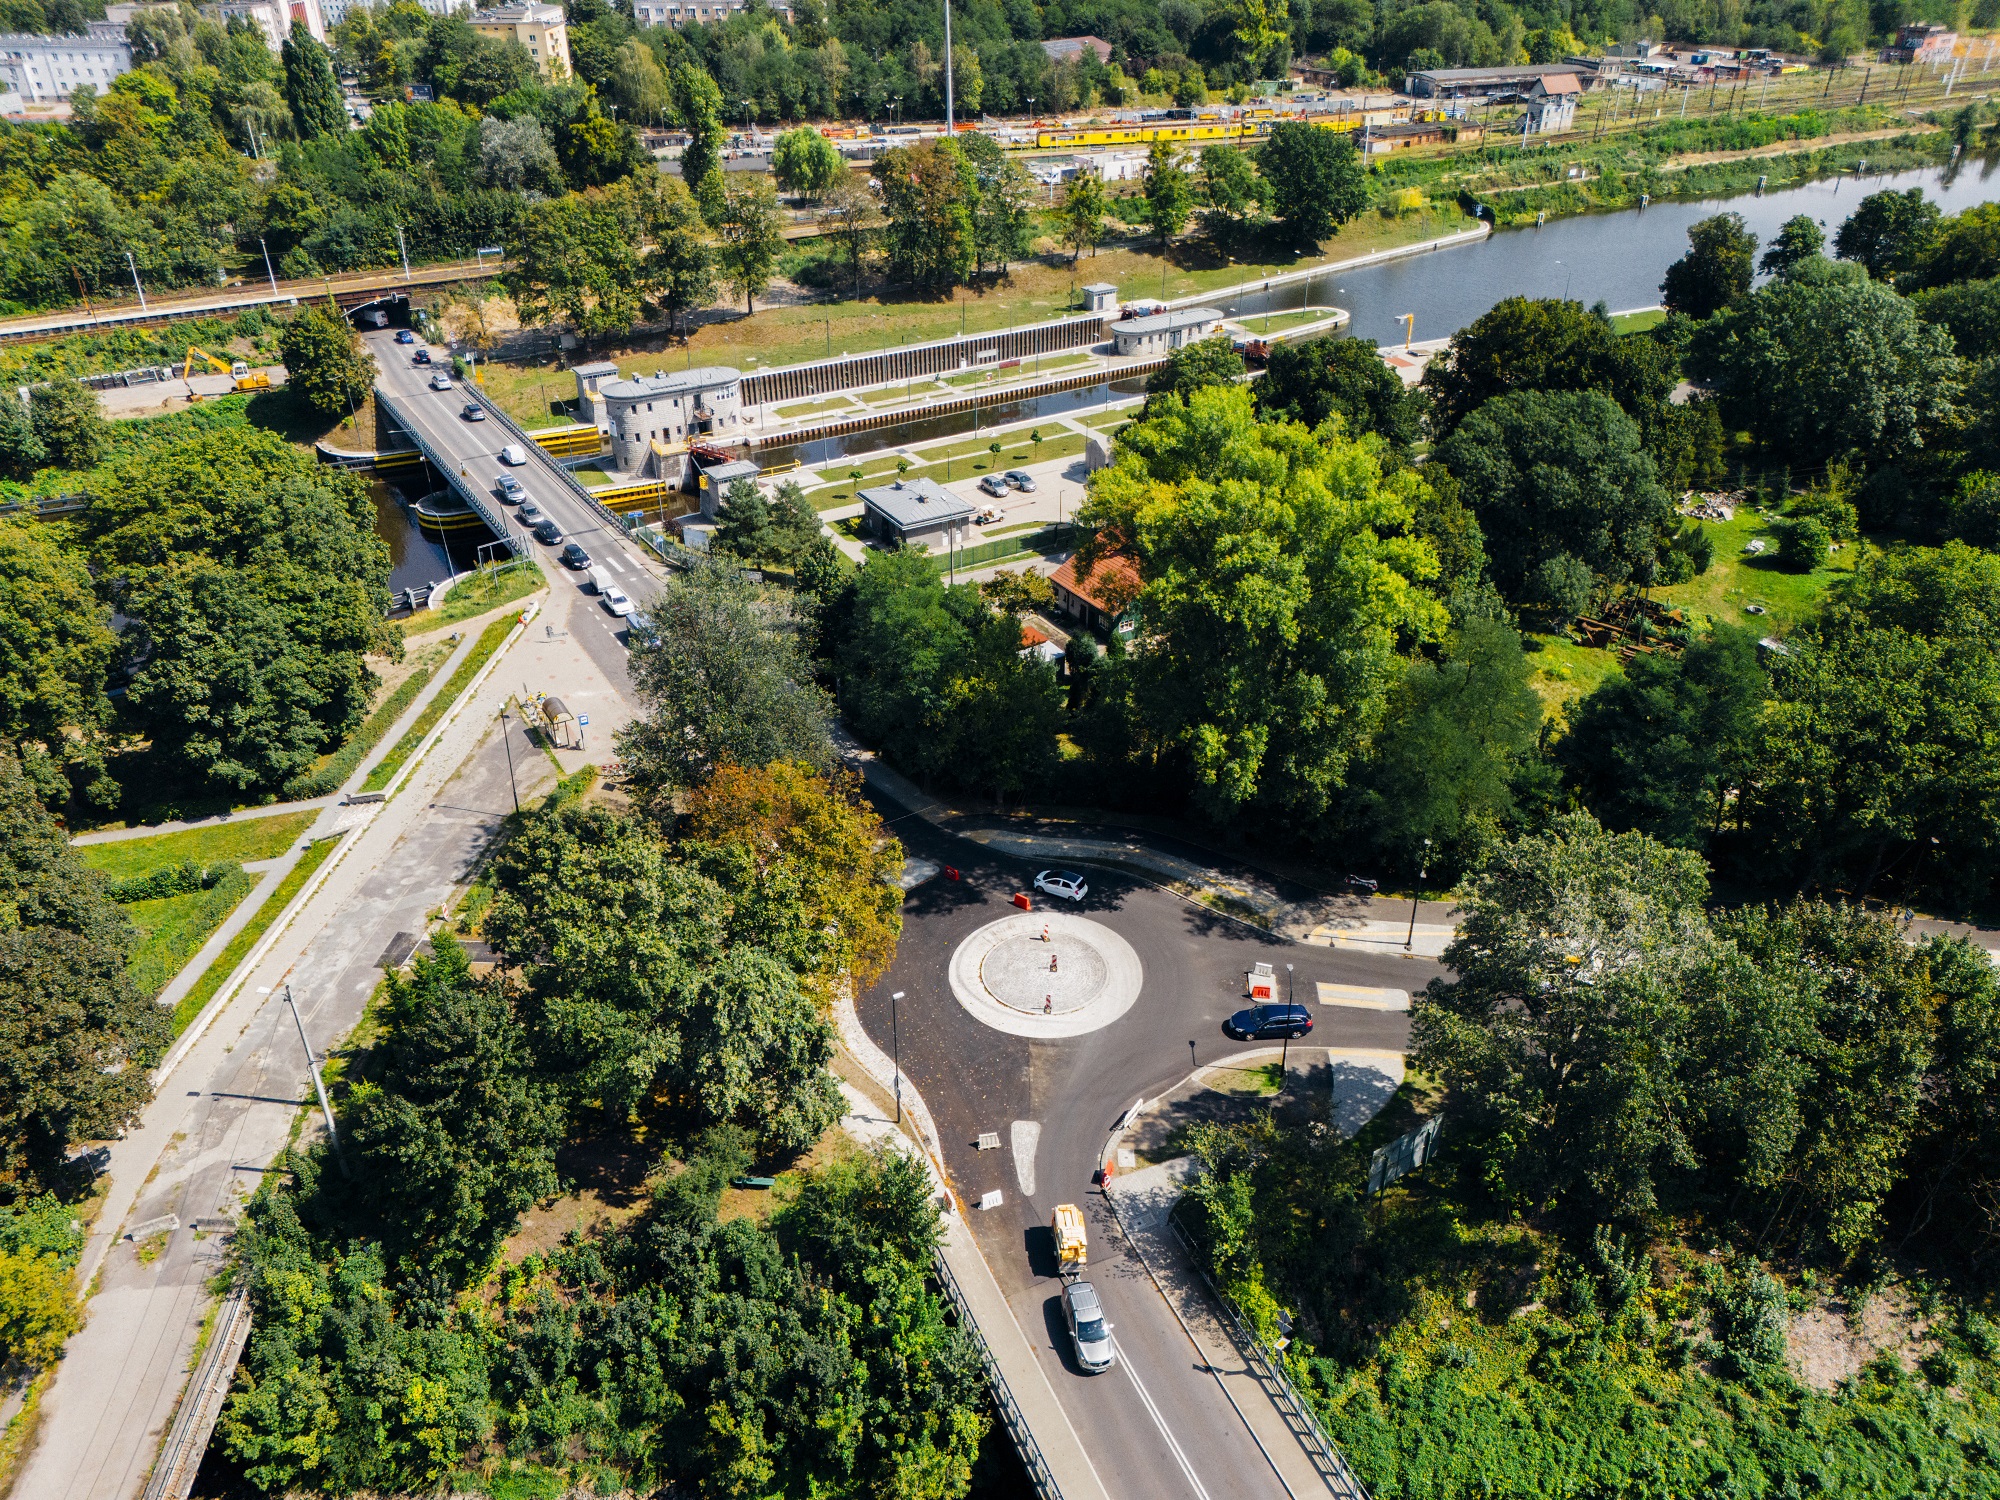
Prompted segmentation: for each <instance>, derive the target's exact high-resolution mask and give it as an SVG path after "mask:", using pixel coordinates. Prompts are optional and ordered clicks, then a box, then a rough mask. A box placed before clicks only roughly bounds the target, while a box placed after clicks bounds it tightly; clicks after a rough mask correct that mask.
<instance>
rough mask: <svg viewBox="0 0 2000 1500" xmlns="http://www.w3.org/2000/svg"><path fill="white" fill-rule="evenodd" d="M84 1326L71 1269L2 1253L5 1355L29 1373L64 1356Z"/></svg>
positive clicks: (0, 1316)
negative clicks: (73, 1336) (64, 1346)
mask: <svg viewBox="0 0 2000 1500" xmlns="http://www.w3.org/2000/svg"><path fill="white" fill-rule="evenodd" d="M65 1212H67V1210H65ZM82 1322H83V1319H82V1318H81V1317H80V1316H79V1315H78V1312H77V1306H76V1292H75V1290H74V1289H73V1288H72V1287H71V1285H70V1272H69V1268H68V1267H67V1266H65V1265H64V1264H63V1263H62V1262H61V1261H59V1260H56V1259H55V1258H54V1257H53V1256H48V1255H9V1254H0V1355H4V1356H5V1357H6V1358H7V1359H8V1360H10V1361H11V1360H18V1361H19V1362H20V1364H21V1366H22V1367H23V1368H25V1369H30V1370H36V1369H42V1368H45V1367H46V1366H48V1365H51V1364H53V1363H55V1361H56V1360H57V1358H59V1357H60V1356H61V1354H62V1348H63V1345H64V1344H66V1343H68V1342H69V1336H70V1335H71V1334H72V1333H75V1332H76V1330H77V1328H78V1327H79V1326H80V1325H81V1324H82Z"/></svg>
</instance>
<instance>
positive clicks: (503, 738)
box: [500, 708, 521, 812]
mask: <svg viewBox="0 0 2000 1500" xmlns="http://www.w3.org/2000/svg"><path fill="white" fill-rule="evenodd" d="M500 743H501V745H502V746H503V747H504V748H505V749H506V751H507V785H508V786H509V787H511V788H512V789H513V792H514V811H515V812H519V811H520V810H521V788H520V787H519V786H517V785H516V784H515V781H514V743H513V741H512V740H510V739H508V738H507V710H506V709H504V708H503V709H501V710H500Z"/></svg>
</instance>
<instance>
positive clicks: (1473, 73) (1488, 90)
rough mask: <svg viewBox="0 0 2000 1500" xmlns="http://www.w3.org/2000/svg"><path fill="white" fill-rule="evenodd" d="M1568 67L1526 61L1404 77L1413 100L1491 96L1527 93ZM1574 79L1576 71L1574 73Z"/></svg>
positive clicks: (1406, 88)
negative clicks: (1500, 66)
mask: <svg viewBox="0 0 2000 1500" xmlns="http://www.w3.org/2000/svg"><path fill="white" fill-rule="evenodd" d="M1566 71H1567V70H1565V69H1562V68H1558V67H1553V66H1551V65H1550V64H1547V63H1540V64H1536V63H1523V64H1521V65H1520V66H1519V67H1509V68H1427V69H1425V70H1424V71H1423V72H1421V73H1412V74H1410V75H1409V77H1407V78H1406V79H1404V80H1403V92H1404V93H1406V94H1408V95H1410V97H1411V98H1413V99H1491V98H1494V97H1496V96H1498V95H1502V94H1521V93H1526V92H1527V91H1528V90H1529V89H1531V88H1533V87H1534V86H1535V85H1536V84H1538V83H1540V82H1541V81H1542V79H1543V78H1545V77H1549V76H1553V75H1554V74H1557V73H1562V72H1566ZM1569 76H1570V78H1571V79H1572V80H1574V78H1575V76H1576V75H1575V74H1574V73H1570V74H1569Z"/></svg>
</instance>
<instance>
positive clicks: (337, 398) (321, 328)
mask: <svg viewBox="0 0 2000 1500" xmlns="http://www.w3.org/2000/svg"><path fill="white" fill-rule="evenodd" d="M278 349H279V352H280V353H281V354H282V355H283V356H284V360H285V383H286V384H287V385H289V386H290V387H291V388H292V389H293V390H295V391H297V392H298V393H299V394H300V395H301V396H303V397H304V398H305V400H306V403H307V404H308V405H309V406H311V407H312V408H313V410H315V411H318V412H322V413H324V414H325V415H327V416H335V415H338V414H342V413H352V412H353V411H354V410H355V409H356V408H358V407H359V406H360V405H361V403H362V402H364V401H366V400H367V399H368V393H369V391H370V390H372V389H373V388H374V385H375V361H374V360H373V359H371V358H370V357H369V355H368V353H367V351H366V350H364V349H363V348H362V347H361V340H360V339H359V338H357V337H356V336H355V332H354V329H353V327H352V326H351V325H350V324H349V323H348V321H347V319H346V317H345V316H344V315H343V314H342V313H341V311H340V309H339V308H338V307H336V306H334V305H333V303H331V302H328V303H327V304H326V305H325V306H324V307H321V306H318V305H316V304H308V305H307V306H305V307H302V308H300V309H299V311H298V314H297V316H295V317H294V318H293V319H292V320H291V322H289V323H287V324H286V325H285V331H284V333H283V334H281V335H280V336H279V339H278Z"/></svg>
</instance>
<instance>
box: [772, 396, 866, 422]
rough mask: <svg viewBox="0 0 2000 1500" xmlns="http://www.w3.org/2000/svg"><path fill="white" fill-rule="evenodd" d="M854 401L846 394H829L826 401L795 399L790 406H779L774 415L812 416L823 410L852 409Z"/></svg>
mask: <svg viewBox="0 0 2000 1500" xmlns="http://www.w3.org/2000/svg"><path fill="white" fill-rule="evenodd" d="M852 407H853V403H852V402H851V401H849V400H848V399H847V397H845V396H828V397H827V398H826V399H825V400H824V401H794V402H793V403H792V404H791V405H790V406H780V407H777V408H776V409H775V410H774V411H773V413H772V415H774V416H780V417H811V416H817V415H818V414H819V413H820V412H823V411H836V410H840V411H846V410H851V409H852Z"/></svg>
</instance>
